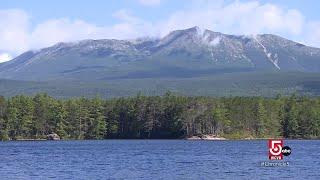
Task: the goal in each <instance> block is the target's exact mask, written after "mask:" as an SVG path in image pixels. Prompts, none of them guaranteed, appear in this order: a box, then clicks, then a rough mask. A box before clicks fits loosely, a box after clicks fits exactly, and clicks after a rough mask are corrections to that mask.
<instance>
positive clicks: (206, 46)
mask: <svg viewBox="0 0 320 180" xmlns="http://www.w3.org/2000/svg"><path fill="white" fill-rule="evenodd" d="M265 71H268V72H269V71H270V72H288V71H299V72H320V49H318V48H313V47H308V46H305V45H302V44H300V43H296V42H293V41H290V40H287V39H284V38H282V37H279V36H276V35H271V34H263V35H256V36H235V35H227V34H222V33H219V32H213V31H210V30H204V31H200V29H199V28H198V27H193V28H189V29H185V30H176V31H173V32H171V33H169V34H168V35H167V36H165V37H163V38H139V39H134V40H115V39H103V40H83V41H79V42H71V43H58V44H56V45H54V46H51V47H48V48H44V49H40V50H37V51H28V52H25V53H23V54H22V55H20V56H18V57H16V58H15V59H13V60H11V61H9V62H5V63H2V64H0V76H1V77H2V78H5V79H15V80H33V81H48V80H82V81H86V80H87V81H105V80H114V79H128V78H131V79H132V78H133V79H134V78H138V79H139V78H163V77H166V78H168V77H169V78H170V77H175V78H176V77H178V78H188V77H198V76H203V75H214V74H221V73H230V72H231V73H234V72H265Z"/></svg>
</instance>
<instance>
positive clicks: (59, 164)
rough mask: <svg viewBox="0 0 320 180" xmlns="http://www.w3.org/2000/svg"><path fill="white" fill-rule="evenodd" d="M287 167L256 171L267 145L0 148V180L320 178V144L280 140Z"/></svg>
mask: <svg viewBox="0 0 320 180" xmlns="http://www.w3.org/2000/svg"><path fill="white" fill-rule="evenodd" d="M284 144H285V145H288V146H290V147H291V149H292V154H291V155H290V156H289V157H285V159H284V160H283V161H288V162H289V166H288V167H261V162H262V161H268V149H267V141H266V140H261V141H260V140H259V141H186V140H105V141H30V142H27V141H25V142H1V143H0V149H1V151H0V179H278V178H289V179H318V180H319V179H320V141H305V140H299V141H293V140H292V141H289V140H287V141H285V142H284Z"/></svg>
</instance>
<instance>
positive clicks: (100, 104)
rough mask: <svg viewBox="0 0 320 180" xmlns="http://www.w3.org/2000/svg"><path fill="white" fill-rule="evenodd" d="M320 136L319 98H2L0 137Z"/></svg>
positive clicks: (45, 96) (170, 96)
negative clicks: (53, 134)
mask: <svg viewBox="0 0 320 180" xmlns="http://www.w3.org/2000/svg"><path fill="white" fill-rule="evenodd" d="M50 133H57V134H58V135H59V136H60V137H61V138H62V139H109V138H184V137H190V136H194V135H203V134H212V135H216V136H222V137H226V138H234V139H237V138H270V137H284V138H319V137H320V98H309V97H298V96H295V95H293V96H290V97H281V96H278V97H276V98H263V97H221V98H214V97H185V96H175V95H173V94H171V93H170V92H168V93H166V94H165V95H164V96H143V95H141V94H138V95H137V96H135V97H125V98H124V97H123V98H115V99H108V100H106V99H101V98H99V97H96V98H93V99H89V98H84V97H81V98H71V99H55V98H53V97H50V96H48V95H47V94H37V95H35V96H24V95H19V96H14V97H10V98H4V97H1V96H0V139H1V140H16V139H42V138H45V137H46V135H48V134H50Z"/></svg>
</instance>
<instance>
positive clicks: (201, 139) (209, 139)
mask: <svg viewBox="0 0 320 180" xmlns="http://www.w3.org/2000/svg"><path fill="white" fill-rule="evenodd" d="M269 139H283V140H311V141H312V140H316V141H317V140H320V139H301V138H297V139H288V138H281V137H280V138H279V137H276V138H240V139H227V138H224V137H204V138H200V137H198V136H196V137H194V136H192V137H189V138H188V137H185V138H176V139H165V138H164V139H134V138H132V139H115V138H112V139H61V140H48V139H16V140H3V141H2V142H6V141H105V140H107V141H110V140H120V141H121V140H185V141H257V140H269Z"/></svg>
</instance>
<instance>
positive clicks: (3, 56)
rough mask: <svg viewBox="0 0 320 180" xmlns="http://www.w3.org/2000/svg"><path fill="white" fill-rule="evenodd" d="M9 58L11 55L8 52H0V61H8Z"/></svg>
mask: <svg viewBox="0 0 320 180" xmlns="http://www.w3.org/2000/svg"><path fill="white" fill-rule="evenodd" d="M11 59H12V57H11V56H10V54H7V53H2V54H0V63H2V62H6V61H10V60H11Z"/></svg>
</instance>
